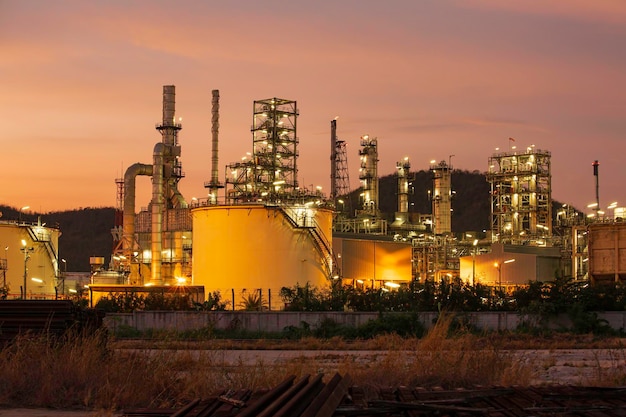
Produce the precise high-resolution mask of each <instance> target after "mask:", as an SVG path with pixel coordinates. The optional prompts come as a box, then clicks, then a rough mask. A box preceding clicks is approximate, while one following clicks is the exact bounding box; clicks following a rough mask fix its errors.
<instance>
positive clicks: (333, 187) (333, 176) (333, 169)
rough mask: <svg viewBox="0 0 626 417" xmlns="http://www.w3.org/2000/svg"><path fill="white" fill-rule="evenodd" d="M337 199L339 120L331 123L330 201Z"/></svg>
mask: <svg viewBox="0 0 626 417" xmlns="http://www.w3.org/2000/svg"><path fill="white" fill-rule="evenodd" d="M336 198H337V119H333V120H331V121H330V199H331V200H332V201H333V202H334V201H335V199H336Z"/></svg>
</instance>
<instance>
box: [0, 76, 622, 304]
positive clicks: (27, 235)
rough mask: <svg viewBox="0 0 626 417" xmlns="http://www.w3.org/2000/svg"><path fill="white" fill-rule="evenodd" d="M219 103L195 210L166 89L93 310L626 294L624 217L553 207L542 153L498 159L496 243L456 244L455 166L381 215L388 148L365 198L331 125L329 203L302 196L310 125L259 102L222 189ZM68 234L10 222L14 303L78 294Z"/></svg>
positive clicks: (133, 170) (126, 185) (493, 172)
mask: <svg viewBox="0 0 626 417" xmlns="http://www.w3.org/2000/svg"><path fill="white" fill-rule="evenodd" d="M219 98H220V97H219V91H217V90H214V91H213V92H212V100H211V103H212V111H211V116H212V117H211V122H212V123H211V126H212V128H211V138H212V140H211V147H212V149H211V151H212V153H211V164H210V174H209V175H210V178H209V180H207V181H206V182H205V184H204V186H205V188H206V189H207V195H206V197H205V198H200V199H195V198H194V199H191V200H189V201H188V200H187V199H186V198H185V197H184V196H183V195H182V194H181V192H180V191H179V188H178V184H179V182H180V181H181V180H183V178H184V171H183V168H182V164H181V155H182V147H181V144H180V142H179V133H180V132H181V129H182V125H181V124H180V119H177V117H176V92H175V87H174V86H171V85H168V86H164V87H163V100H162V107H163V110H162V120H161V122H159V123H158V124H157V125H156V130H157V131H158V132H159V134H160V136H161V140H160V141H158V142H157V143H156V144H154V146H153V149H152V157H151V161H148V162H147V163H143V162H137V163H135V164H132V165H130V166H129V167H128V168H127V169H126V171H125V174H124V178H120V179H117V180H116V185H117V215H116V220H115V224H114V225H112V226H113V229H112V232H113V237H114V249H113V251H112V254H111V256H110V259H108V257H105V256H102V257H94V258H92V259H91V264H92V271H91V274H90V276H89V283H88V286H89V291H90V292H91V293H92V296H98V294H99V295H105V294H107V293H110V292H116V291H128V290H130V289H141V290H142V291H165V290H168V291H171V290H176V291H179V290H183V289H184V290H185V291H188V292H190V293H192V294H194V295H195V297H197V299H198V300H200V301H201V300H203V299H204V298H205V297H206V294H207V293H209V292H213V291H220V292H221V293H223V294H228V295H229V296H230V295H231V294H232V304H233V308H234V307H235V306H236V305H237V304H238V302H240V300H241V298H242V297H244V296H245V294H250V293H252V292H254V293H255V294H258V296H259V297H260V298H262V299H263V300H264V301H265V302H264V305H265V307H266V308H269V309H280V308H281V306H280V303H279V302H278V300H279V297H278V294H279V291H280V289H281V288H282V287H285V286H287V287H291V286H294V285H305V284H310V285H314V286H318V287H328V286H330V285H331V283H334V282H335V283H336V282H340V283H342V284H344V285H354V286H360V287H362V288H375V289H380V290H381V291H390V290H393V289H395V288H397V287H399V286H400V285H402V284H405V283H408V282H410V281H422V282H423V281H425V280H442V279H456V278H459V279H461V280H463V281H466V282H469V283H471V284H478V283H481V284H484V285H489V286H493V287H499V288H503V289H506V288H511V287H514V286H519V285H525V284H527V283H528V282H529V281H535V280H539V281H550V280H552V279H554V278H555V277H556V276H571V277H572V278H574V279H576V280H588V281H591V282H592V283H595V282H602V281H605V282H606V281H621V280H624V279H626V256H624V255H623V253H624V252H625V251H626V226H625V225H624V223H622V221H621V220H622V218H623V213H624V210H623V209H622V208H620V207H616V206H614V207H612V210H613V216H612V217H609V216H607V215H605V214H604V213H603V212H602V211H601V210H600V202H599V197H598V191H597V189H596V200H597V201H596V203H597V205H596V208H595V210H594V211H595V212H594V213H593V215H592V216H591V217H586V216H583V215H582V214H581V213H580V212H578V211H577V210H574V209H573V208H572V207H569V206H563V207H559V208H554V203H553V201H552V197H551V168H550V167H551V154H550V152H549V151H546V150H540V149H537V148H536V147H535V146H534V145H531V146H528V147H526V148H523V149H517V147H516V146H510V147H509V149H508V150H506V151H500V150H496V152H495V153H493V154H492V155H491V156H490V157H489V158H488V170H487V172H486V178H487V181H488V183H489V189H490V191H489V196H485V198H489V199H490V205H491V213H490V230H484V231H483V230H479V231H460V232H459V231H455V232H453V230H452V213H453V205H454V198H453V197H454V194H455V192H454V184H453V180H452V174H453V172H454V171H453V167H452V161H451V156H450V157H449V158H448V160H440V161H431V163H430V167H429V171H430V173H431V180H430V184H429V187H428V188H429V192H428V194H429V198H430V203H431V211H430V213H416V212H414V211H411V210H410V205H409V196H410V194H411V192H412V186H411V184H412V181H414V175H413V172H412V171H411V163H410V161H409V158H408V157H403V158H401V159H400V161H399V162H397V164H396V175H395V176H396V179H397V183H396V184H397V185H396V187H397V188H396V192H395V195H396V196H397V202H396V211H395V212H394V213H393V215H392V216H390V215H389V214H388V213H382V212H381V209H380V193H379V188H380V187H379V172H378V162H379V156H378V155H379V152H378V146H379V145H380V144H379V141H378V139H377V138H376V137H374V136H370V135H363V136H362V137H361V138H360V149H358V150H354V154H355V155H357V154H358V157H359V180H360V182H361V187H360V188H359V189H358V190H352V191H351V190H350V181H349V175H348V160H349V154H348V149H347V146H346V142H345V141H343V140H340V139H339V137H338V123H337V120H336V119H335V120H332V121H331V122H330V164H329V165H330V180H331V184H330V195H329V196H328V197H327V196H325V195H324V194H323V193H322V192H321V189H318V188H314V189H307V188H306V187H302V186H301V185H300V183H299V180H298V158H299V156H300V155H299V141H300V138H299V137H298V131H297V126H298V123H297V122H298V117H299V116H300V115H299V110H298V106H297V102H296V101H293V100H287V99H282V98H276V97H274V98H269V99H263V100H257V101H254V102H253V108H252V125H251V126H252V127H251V138H252V143H251V149H250V151H249V152H247V153H246V154H245V155H246V156H245V157H243V158H242V159H241V160H240V161H237V162H232V163H227V164H225V171H224V177H223V180H220V172H221V169H220V166H219ZM510 144H511V143H510ZM350 152H353V151H352V150H350ZM598 165H599V164H598V163H597V161H596V162H595V163H594V175H595V176H596V180H597V178H598ZM138 176H148V177H150V180H151V191H152V192H151V199H150V201H149V202H148V205H147V206H146V207H145V208H140V209H138V207H139V206H140V205H139V204H138V202H137V201H136V179H137V177H138ZM357 195H358V198H351V197H353V196H355V197H356V196H357ZM477 198H480V197H477ZM553 210H555V212H553ZM59 233H60V232H59V230H58V229H57V228H50V227H46V225H45V224H42V223H41V222H38V223H37V224H30V223H26V222H21V221H4V222H1V224H0V240H2V241H6V242H18V243H17V244H16V245H15V246H16V247H14V248H13V247H11V245H10V246H7V248H6V249H5V257H4V258H2V259H0V272H1V273H3V276H2V277H3V279H4V288H7V287H8V288H10V290H9V296H13V297H16V298H17V297H27V298H50V297H54V296H58V295H59V294H60V295H62V296H63V295H67V290H68V289H67V288H65V286H64V284H65V279H64V278H65V274H64V272H65V271H63V268H62V266H61V264H62V263H63V261H62V259H60V258H59V254H58V250H57V248H58V236H59ZM105 255H106V254H105ZM14 265H20V266H23V270H22V268H20V269H18V268H16V267H14ZM18 271H19V274H18ZM229 298H230V297H229Z"/></svg>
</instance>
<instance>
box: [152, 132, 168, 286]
mask: <svg viewBox="0 0 626 417" xmlns="http://www.w3.org/2000/svg"><path fill="white" fill-rule="evenodd" d="M166 148H167V146H166V145H165V144H163V143H157V144H156V145H154V153H153V164H152V202H151V205H152V246H151V251H152V262H151V272H152V276H151V280H150V282H151V283H152V284H153V285H162V284H163V277H162V275H161V251H162V250H163V243H162V239H163V237H162V233H163V211H164V205H165V204H164V201H165V196H164V195H163V194H164V188H165V187H164V175H163V170H164V160H165V149H166Z"/></svg>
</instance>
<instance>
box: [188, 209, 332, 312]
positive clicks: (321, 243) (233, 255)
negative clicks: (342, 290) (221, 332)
mask: <svg viewBox="0 0 626 417" xmlns="http://www.w3.org/2000/svg"><path fill="white" fill-rule="evenodd" d="M191 213H192V219H193V255H192V256H193V262H192V265H193V266H192V275H193V285H203V286H204V287H205V294H209V293H211V292H213V291H216V290H217V291H220V293H221V295H222V297H223V299H225V300H227V301H229V302H230V303H231V306H230V307H231V308H232V307H233V305H232V304H234V306H235V308H238V309H241V308H244V307H245V305H244V304H245V303H244V300H245V299H247V298H249V297H257V296H258V295H261V297H262V300H263V304H264V305H265V308H267V307H271V309H273V310H275V309H279V308H281V307H282V300H281V299H280V289H281V288H282V287H293V286H295V285H296V284H299V285H301V286H304V285H305V284H307V283H308V284H310V285H313V286H316V287H318V288H320V287H327V286H329V284H330V279H331V277H332V270H333V268H332V256H331V253H330V252H331V248H332V211H331V210H329V209H324V208H317V207H311V206H304V205H302V206H298V205H294V206H283V205H280V206H278V205H263V204H241V205H229V206H203V207H198V208H195V209H193V210H192V212H191ZM270 297H271V298H270ZM270 302H271V306H270V305H269V304H270Z"/></svg>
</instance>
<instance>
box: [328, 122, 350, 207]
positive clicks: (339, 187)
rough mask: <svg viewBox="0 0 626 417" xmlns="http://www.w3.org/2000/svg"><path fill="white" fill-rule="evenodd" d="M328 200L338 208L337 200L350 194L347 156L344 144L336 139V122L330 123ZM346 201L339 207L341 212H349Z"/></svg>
mask: <svg viewBox="0 0 626 417" xmlns="http://www.w3.org/2000/svg"><path fill="white" fill-rule="evenodd" d="M330 131H331V134H330V150H331V154H330V198H331V200H332V201H333V202H334V203H335V207H338V205H337V203H338V198H339V197H342V196H347V195H348V194H349V193H350V177H349V174H348V154H347V152H346V142H345V141H343V140H339V139H337V120H331V122H330ZM348 204H349V200H348V201H344V204H342V205H340V206H341V207H340V208H341V211H345V210H348V211H349V210H350V209H349V207H347V205H348Z"/></svg>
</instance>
